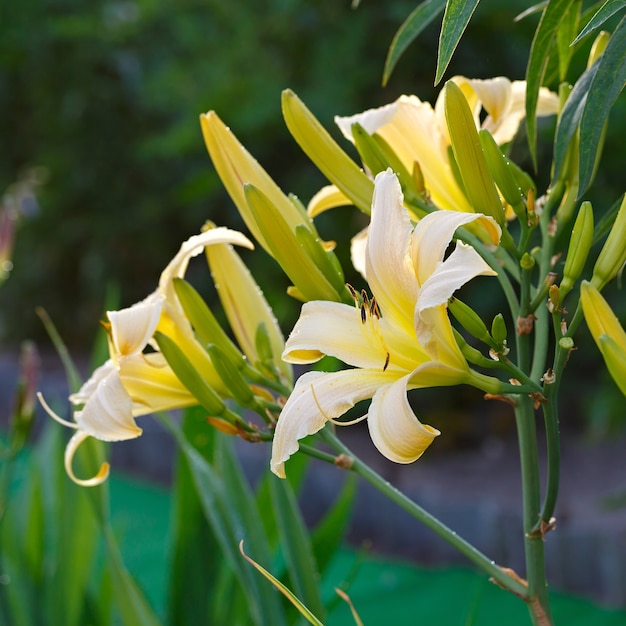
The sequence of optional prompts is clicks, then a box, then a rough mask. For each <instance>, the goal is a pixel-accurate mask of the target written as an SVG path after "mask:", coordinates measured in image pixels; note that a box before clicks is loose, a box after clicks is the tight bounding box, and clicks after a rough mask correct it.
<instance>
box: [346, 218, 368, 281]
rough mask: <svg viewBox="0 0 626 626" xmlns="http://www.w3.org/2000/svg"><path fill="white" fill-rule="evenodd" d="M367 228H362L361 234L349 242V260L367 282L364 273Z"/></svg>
mask: <svg viewBox="0 0 626 626" xmlns="http://www.w3.org/2000/svg"><path fill="white" fill-rule="evenodd" d="M368 232H369V229H368V228H364V229H363V230H362V231H361V232H359V233H357V234H356V235H355V236H354V237H352V241H351V242H350V258H351V259H352V266H353V267H354V269H355V270H356V271H357V272H358V273H359V274H361V276H363V278H365V279H366V280H367V274H366V271H365V251H366V250H367V233H368Z"/></svg>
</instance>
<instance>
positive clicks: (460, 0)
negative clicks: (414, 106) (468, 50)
mask: <svg viewBox="0 0 626 626" xmlns="http://www.w3.org/2000/svg"><path fill="white" fill-rule="evenodd" d="M479 2H480V0H470V1H469V2H468V1H467V0H448V2H447V3H446V12H445V13H444V14H443V23H442V25H441V34H440V35H439V54H438V55H437V56H438V58H437V72H436V74H435V85H437V84H438V83H439V82H440V81H441V78H442V77H443V75H444V72H445V71H446V68H447V67H448V64H449V63H450V59H452V55H453V54H454V51H455V50H456V47H457V46H458V45H459V41H460V40H461V36H462V35H463V33H464V32H465V29H466V28H467V25H468V24H469V21H470V19H471V17H472V15H473V14H474V11H475V10H476V7H477V6H478V3H479Z"/></svg>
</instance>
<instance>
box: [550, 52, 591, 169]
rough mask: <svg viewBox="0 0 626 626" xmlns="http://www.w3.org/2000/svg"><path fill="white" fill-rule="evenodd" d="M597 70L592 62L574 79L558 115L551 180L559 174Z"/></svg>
mask: <svg viewBox="0 0 626 626" xmlns="http://www.w3.org/2000/svg"><path fill="white" fill-rule="evenodd" d="M597 70H598V63H594V64H593V65H592V66H591V67H590V68H589V69H588V70H587V71H585V72H584V73H583V74H582V75H581V76H580V78H579V79H578V81H576V84H575V85H574V88H573V89H572V92H571V93H570V95H569V96H568V98H567V102H566V103H565V106H564V107H563V111H562V112H561V116H560V117H559V124H558V126H557V129H556V135H555V137H554V174H553V181H556V180H557V179H558V177H559V175H560V174H561V169H562V167H563V165H564V161H565V157H566V155H567V150H568V148H569V145H570V143H571V141H572V138H573V137H574V134H575V133H576V130H577V128H578V124H579V123H580V118H581V117H582V115H583V111H584V109H585V103H586V102H587V94H588V92H589V86H590V85H591V81H592V80H593V77H594V76H595V74H596V71H597Z"/></svg>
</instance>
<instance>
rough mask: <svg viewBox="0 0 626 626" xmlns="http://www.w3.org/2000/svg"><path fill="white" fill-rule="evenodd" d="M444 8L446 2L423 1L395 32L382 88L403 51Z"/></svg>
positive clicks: (443, 0)
mask: <svg viewBox="0 0 626 626" xmlns="http://www.w3.org/2000/svg"><path fill="white" fill-rule="evenodd" d="M445 6H446V0H425V2H422V3H421V4H420V5H418V6H417V7H416V8H415V9H414V10H413V11H412V13H411V14H410V15H409V17H407V18H406V20H405V21H404V22H403V24H402V26H400V28H399V29H398V30H397V31H396V34H395V35H394V37H393V39H392V41H391V45H390V46H389V51H388V52H387V58H386V60H385V69H384V70H383V87H384V86H385V85H386V84H387V82H388V81H389V78H390V77H391V73H392V72H393V70H394V68H395V66H396V63H397V62H398V60H399V59H400V57H401V56H402V54H403V53H404V51H405V50H406V49H407V48H408V47H409V46H410V45H411V44H412V43H413V41H415V39H416V38H417V36H418V35H419V34H420V33H421V32H422V31H423V30H424V29H425V28H426V27H427V26H428V25H429V24H430V23H431V22H432V21H433V20H434V19H435V18H436V17H437V15H439V13H441V12H442V11H443V9H444V7H445Z"/></svg>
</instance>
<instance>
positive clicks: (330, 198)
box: [306, 185, 352, 218]
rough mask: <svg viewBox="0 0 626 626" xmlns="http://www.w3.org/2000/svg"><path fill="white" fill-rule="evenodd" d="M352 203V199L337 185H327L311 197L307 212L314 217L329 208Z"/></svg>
mask: <svg viewBox="0 0 626 626" xmlns="http://www.w3.org/2000/svg"><path fill="white" fill-rule="evenodd" d="M351 204H352V200H350V199H349V198H348V197H347V196H346V195H345V194H344V193H343V191H341V190H340V189H339V188H338V187H337V186H336V185H326V186H325V187H322V188H321V189H320V190H319V191H318V192H317V193H316V194H315V195H314V196H313V197H312V198H311V201H310V202H309V204H308V206H307V208H306V212H307V215H308V216H309V217H310V218H314V217H317V216H318V215H320V214H321V213H324V211H328V210H329V209H334V208H336V207H339V206H347V205H351Z"/></svg>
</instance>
